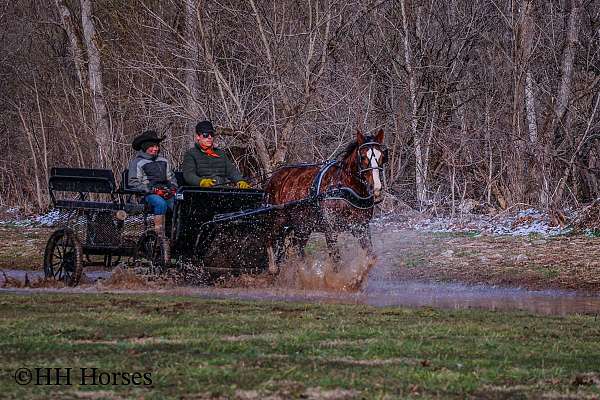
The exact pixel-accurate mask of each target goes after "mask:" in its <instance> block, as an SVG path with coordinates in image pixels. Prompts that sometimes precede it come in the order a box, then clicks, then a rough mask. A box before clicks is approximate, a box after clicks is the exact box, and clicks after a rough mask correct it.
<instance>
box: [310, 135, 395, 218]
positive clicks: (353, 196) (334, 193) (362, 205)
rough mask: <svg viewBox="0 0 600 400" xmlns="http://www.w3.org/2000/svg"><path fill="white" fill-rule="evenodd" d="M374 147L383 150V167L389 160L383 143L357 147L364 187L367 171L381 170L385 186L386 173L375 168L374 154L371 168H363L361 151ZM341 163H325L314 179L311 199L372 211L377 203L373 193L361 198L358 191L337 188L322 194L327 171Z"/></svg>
mask: <svg viewBox="0 0 600 400" xmlns="http://www.w3.org/2000/svg"><path fill="white" fill-rule="evenodd" d="M372 146H378V147H380V148H381V149H382V155H383V158H382V163H381V165H383V164H384V163H385V161H386V158H387V149H386V148H385V146H383V145H382V144H381V143H379V142H375V141H373V140H370V141H368V142H365V143H363V144H361V145H360V146H358V147H357V149H356V152H357V158H356V159H357V163H358V176H357V178H358V180H359V182H360V183H362V184H363V185H365V186H367V181H366V180H365V179H363V174H364V173H365V172H367V171H372V170H375V169H377V170H379V171H381V172H382V175H383V180H382V185H383V186H385V173H384V170H383V167H382V166H379V165H377V167H373V166H372V163H371V160H372V157H374V153H373V154H371V156H370V157H371V158H369V160H368V161H369V162H368V164H369V167H367V168H361V165H362V163H361V161H362V158H363V157H362V156H361V154H360V150H361V149H363V148H365V147H372ZM339 164H340V162H339V161H338V160H329V161H327V162H326V163H325V165H323V167H321V168H320V169H319V172H318V173H317V175H316V176H315V178H314V179H313V182H312V185H311V187H310V195H309V198H310V199H312V200H314V201H317V202H318V201H320V200H342V201H344V202H346V203H347V204H349V205H350V206H352V207H354V208H359V209H370V208H373V206H374V205H375V204H377V203H379V202H380V201H381V200H380V201H379V202H377V203H375V200H374V195H373V193H369V195H368V196H365V197H363V196H361V195H359V194H358V193H356V191H354V190H353V189H352V188H349V187H340V186H338V187H335V188H329V189H327V190H325V191H324V192H321V185H322V182H323V177H324V176H325V174H326V173H327V171H329V170H330V169H331V168H332V167H334V166H337V165H339Z"/></svg>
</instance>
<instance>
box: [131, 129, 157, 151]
mask: <svg viewBox="0 0 600 400" xmlns="http://www.w3.org/2000/svg"><path fill="white" fill-rule="evenodd" d="M163 140H165V137H164V136H163V137H158V133H156V131H146V132H144V133H142V134H141V135H139V136H136V138H135V139H133V142H131V147H133V149H134V150H142V144H144V143H156V144H159V143H160V142H162V141H163Z"/></svg>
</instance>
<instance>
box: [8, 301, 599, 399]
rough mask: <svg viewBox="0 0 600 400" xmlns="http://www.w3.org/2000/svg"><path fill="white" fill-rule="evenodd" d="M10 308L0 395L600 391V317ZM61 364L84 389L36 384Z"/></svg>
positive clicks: (212, 304) (309, 307) (121, 304)
mask: <svg viewBox="0 0 600 400" xmlns="http://www.w3.org/2000/svg"><path fill="white" fill-rule="evenodd" d="M0 310H1V311H0V367H1V369H2V371H1V375H0V398H9V399H10V398H14V399H22V398H30V399H31V398H40V399H42V398H43V399H46V398H57V399H59V398H60V399H69V398H82V399H102V398H106V399H121V398H146V399H162V398H190V399H191V398H195V399H209V398H238V399H264V398H270V399H278V398H282V399H286V398H298V399H354V398H356V399H385V398H390V399H392V398H393V399H395V398H405V397H408V398H484V399H503V398H507V399H508V398H510V399H512V398H541V397H548V398H565V399H566V398H568V399H575V398H577V399H579V398H580V399H584V398H598V397H600V321H598V320H597V317H596V316H570V317H540V316H530V315H526V314H523V313H498V312H483V311H471V310H467V311H442V310H432V309H402V308H372V307H368V306H353V305H314V304H292V303H270V302H234V301H216V300H203V299H196V298H190V297H162V296H160V295H157V294H152V295H136V294H110V295H109V294H31V293H28V294H25V295H21V294H8V293H2V294H0ZM50 367H51V368H58V367H60V368H63V370H62V371H63V375H64V373H65V372H64V371H66V370H64V368H72V372H71V375H70V379H71V385H64V383H65V382H64V379H65V378H61V379H62V380H61V382H62V383H63V385H53V386H46V385H39V386H38V385H34V384H33V383H35V375H36V374H37V375H42V378H41V383H47V381H45V380H44V379H48V378H45V377H44V370H40V371H41V372H39V373H38V372H35V370H34V369H35V368H50ZM19 368H28V369H29V370H31V371H32V373H33V380H34V382H33V383H31V384H29V385H23V386H19V385H17V383H15V376H14V375H15V371H17V370H18V369H19ZM81 368H88V369H87V370H85V371H84V372H83V373H82V372H81ZM91 368H97V370H96V373H97V374H98V375H97V377H98V379H100V375H99V374H105V375H103V376H104V378H106V377H109V380H110V382H111V383H110V384H107V385H102V384H97V385H92V384H91V383H92V381H91V379H92V378H90V376H92V375H93V374H92V372H91V371H92V370H91ZM136 372H139V373H140V375H139V376H142V375H143V374H144V373H148V374H149V375H148V376H147V378H149V380H151V384H145V383H148V379H144V378H140V379H137V381H136V383H140V384H139V385H134V384H133V382H132V376H133V374H134V373H136ZM113 373H114V374H120V375H118V376H116V375H111V374H113ZM123 373H128V374H129V375H128V378H129V380H130V382H129V384H125V378H124V374H123ZM19 374H20V375H19V377H18V378H19V379H22V378H23V377H25V378H26V377H27V376H26V375H25V376H23V372H22V371H21V372H19ZM82 374H83V375H86V374H87V378H85V379H86V382H85V383H86V384H85V385H81V375H82ZM139 376H138V377H139ZM52 377H53V375H51V378H52ZM52 379H53V378H52ZM52 382H53V383H54V382H55V381H52ZM113 382H116V383H117V384H115V385H113V384H112V383H113ZM269 396H270V397H269Z"/></svg>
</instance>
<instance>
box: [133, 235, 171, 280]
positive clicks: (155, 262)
mask: <svg viewBox="0 0 600 400" xmlns="http://www.w3.org/2000/svg"><path fill="white" fill-rule="evenodd" d="M136 258H137V259H138V260H145V261H146V262H147V263H150V265H151V267H152V270H153V272H155V273H162V272H164V270H165V269H166V268H167V267H168V266H169V264H170V261H171V249H170V246H169V241H168V240H167V239H166V238H163V237H160V236H159V235H157V234H156V232H155V231H153V230H149V231H146V232H145V233H144V234H143V235H142V237H140V240H139V241H138V244H137V248H136Z"/></svg>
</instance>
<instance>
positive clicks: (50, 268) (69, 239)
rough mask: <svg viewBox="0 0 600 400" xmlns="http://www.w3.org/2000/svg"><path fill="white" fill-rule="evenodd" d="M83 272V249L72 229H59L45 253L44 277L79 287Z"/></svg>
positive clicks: (51, 236) (50, 240)
mask: <svg viewBox="0 0 600 400" xmlns="http://www.w3.org/2000/svg"><path fill="white" fill-rule="evenodd" d="M82 271H83V249H82V247H81V243H79V240H78V239H77V237H76V236H75V233H74V232H73V231H72V230H71V229H59V230H56V231H54V232H53V233H52V235H50V238H49V239H48V243H47V244H46V251H45V252H44V276H45V277H46V278H47V279H55V280H57V281H62V282H64V283H65V285H67V286H77V284H78V283H79V280H80V279H81V273H82Z"/></svg>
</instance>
